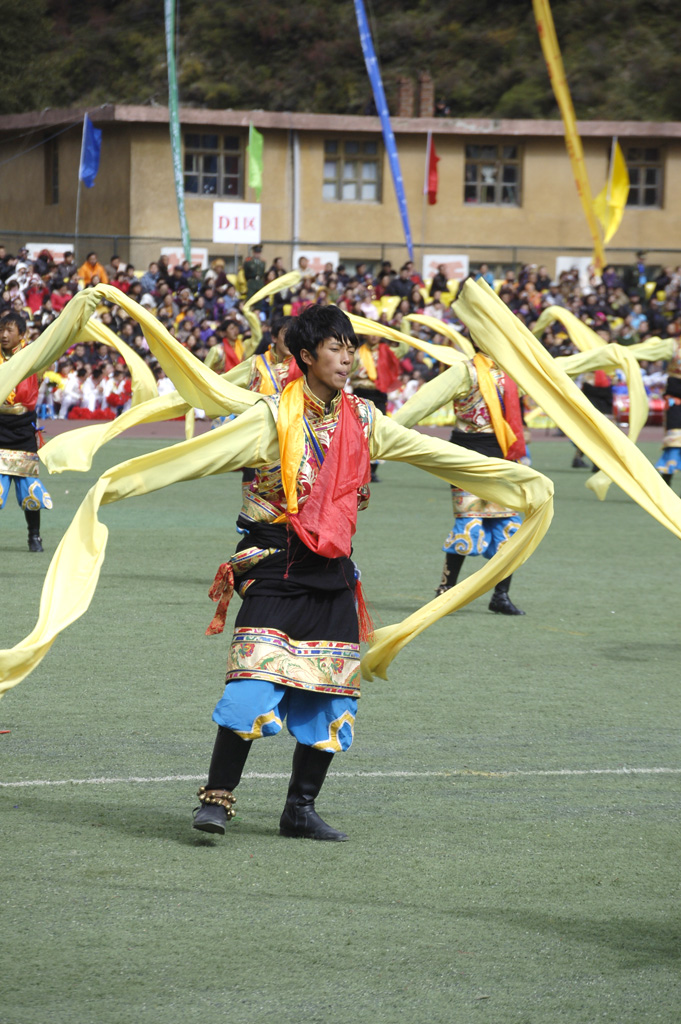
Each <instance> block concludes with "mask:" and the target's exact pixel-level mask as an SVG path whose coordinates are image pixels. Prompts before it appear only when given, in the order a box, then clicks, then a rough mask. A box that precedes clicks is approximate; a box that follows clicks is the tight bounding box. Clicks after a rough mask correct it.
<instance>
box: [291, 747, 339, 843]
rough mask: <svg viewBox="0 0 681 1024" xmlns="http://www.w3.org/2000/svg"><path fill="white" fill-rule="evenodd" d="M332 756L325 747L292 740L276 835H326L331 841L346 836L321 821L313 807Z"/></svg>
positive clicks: (324, 837) (320, 837) (303, 836)
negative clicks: (290, 766) (290, 767)
mask: <svg viewBox="0 0 681 1024" xmlns="http://www.w3.org/2000/svg"><path fill="white" fill-rule="evenodd" d="M332 758H333V754H330V753H329V752H328V751H327V750H316V749H315V748H314V747H306V746H304V744H302V743H296V749H295V750H294V752H293V772H292V774H291V781H290V783H289V787H288V796H287V797H286V806H285V807H284V813H283V814H282V816H281V819H280V821H279V835H280V836H288V838H289V839H327V840H330V841H331V842H335V843H342V842H344V840H346V839H347V838H348V837H347V835H346V834H345V832H338V831H337V830H336V829H335V828H331V826H330V825H327V824H326V822H325V821H322V819H321V818H320V817H319V815H318V814H317V812H316V811H315V809H314V802H315V797H317V796H318V795H319V790H320V789H321V788H322V783H323V782H324V779H325V778H326V773H327V771H328V768H329V765H330V764H331V760H332Z"/></svg>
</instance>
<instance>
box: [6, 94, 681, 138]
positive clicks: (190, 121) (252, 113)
mask: <svg viewBox="0 0 681 1024" xmlns="http://www.w3.org/2000/svg"><path fill="white" fill-rule="evenodd" d="M86 112H87V113H88V114H89V115H90V117H91V119H92V121H93V122H94V123H95V124H96V125H99V126H102V125H104V124H111V123H116V124H167V123H168V108H167V107H159V106H134V105H130V104H118V103H115V104H114V103H111V104H108V103H107V104H104V105H102V106H100V107H94V108H89V109H87V110H86V109H85V108H78V109H75V108H72V109H68V110H52V109H50V108H46V109H45V110H40V111H30V112H28V113H25V114H5V115H3V116H0V132H10V131H16V130H18V129H26V128H29V129H30V128H34V129H39V128H51V127H56V126H58V125H65V124H68V123H73V124H77V123H78V122H80V121H81V120H82V118H83V114H84V113H86ZM179 113H180V122H181V124H183V125H185V126H189V125H197V126H202V127H203V126H206V125H210V126H211V127H216V128H247V127H248V125H249V124H251V123H252V124H254V125H255V127H256V128H260V129H268V128H269V129H280V130H288V129H298V130H300V131H334V132H353V133H356V132H371V133H373V134H377V133H380V131H381V124H380V121H379V119H378V117H358V116H356V115H354V114H305V113H293V112H287V111H268V110H212V109H209V108H207V107H182V108H181V109H180V112H179ZM391 124H392V126H393V130H394V131H395V132H396V133H399V134H406V135H411V134H420V135H425V134H426V133H427V132H429V131H432V132H433V133H434V134H437V135H464V136H467V135H468V136H470V135H499V136H519V137H520V136H522V137H525V138H526V137H528V136H533V135H534V136H563V134H564V131H563V123H562V121H560V120H554V121H549V120H533V119H518V120H512V119H495V118H459V117H393V118H391ZM577 128H578V131H579V133H580V135H582V136H583V137H584V138H588V137H601V136H602V137H605V138H609V137H611V136H614V135H617V136H619V137H620V138H637V139H646V138H655V139H659V138H681V121H578V122H577Z"/></svg>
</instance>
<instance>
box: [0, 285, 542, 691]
mask: <svg viewBox="0 0 681 1024" xmlns="http://www.w3.org/2000/svg"><path fill="white" fill-rule="evenodd" d="M104 287H105V286H104ZM116 298H117V297H116ZM85 303H86V300H83V305H85ZM85 312H88V310H87V309H86V310H85ZM131 312H132V313H133V315H134V313H135V309H134V304H132V303H131ZM143 313H144V310H143V309H142V307H137V315H138V316H139V317H140V319H141V318H142V315H143ZM76 319H77V317H76ZM67 325H68V326H69V327H72V326H73V323H71V322H67ZM145 334H146V336H147V339H148V341H149V345H150V347H151V348H152V351H153V352H154V354H156V355H157V358H158V359H159V361H163V362H165V364H166V365H167V366H168V367H169V368H170V370H171V373H173V375H174V376H173V379H174V380H175V383H176V384H177V385H178V388H180V387H182V388H183V389H184V391H185V392H186V393H187V394H190V395H191V396H192V405H194V404H196V405H197V406H201V405H203V406H204V407H205V405H206V397H204V398H203V399H202V401H201V402H197V403H195V402H194V401H193V398H194V394H195V393H199V392H205V396H207V397H208V398H209V399H210V400H211V401H212V400H215V399H214V396H215V395H218V396H219V397H222V396H224V399H225V400H226V401H227V402H229V401H233V399H234V392H236V398H237V401H238V400H239V399H241V401H242V402H243V404H244V405H251V404H254V403H255V402H257V401H258V400H259V396H257V395H253V394H252V393H250V392H246V391H241V390H240V389H237V388H233V387H230V386H229V384H228V382H226V381H224V380H222V379H221V378H219V377H217V376H216V375H215V374H213V373H212V372H210V371H208V372H205V373H204V372H199V371H200V370H202V369H203V368H202V367H200V364H199V368H197V367H195V366H194V362H196V361H195V360H193V357H192V356H191V355H190V354H189V353H187V352H186V351H185V350H184V349H182V347H181V346H179V345H178V343H177V342H175V340H174V339H173V338H172V337H170V336H168V335H167V332H164V331H163V329H162V328H161V326H160V325H159V324H158V322H157V321H154V322H153V323H152V322H149V321H147V323H146V332H145ZM28 372H29V373H30V372H31V370H30V366H29V367H28ZM166 372H168V371H167V370H166ZM457 373H458V371H457ZM170 397H171V398H172V399H173V400H174V401H176V402H177V401H178V399H177V396H170ZM156 403H158V405H157V409H160V408H161V407H162V408H163V409H164V410H165V412H166V413H167V410H168V407H169V404H170V402H169V398H168V397H165V398H164V399H157V400H154V401H153V402H148V403H146V406H152V405H155V404H156ZM130 413H131V414H136V415H137V416H139V417H140V418H142V417H144V416H145V415H148V414H149V409H148V408H147V409H145V407H144V406H140V407H139V408H138V409H136V410H130ZM263 416H265V417H267V416H269V413H267V411H266V410H264V411H263V410H262V409H247V410H246V411H245V412H244V413H243V415H242V416H240V417H239V418H237V419H236V420H234V421H232V422H231V423H228V424H226V425H225V426H223V427H220V428H219V429H218V430H214V431H211V432H209V433H207V434H203V435H200V436H199V437H196V438H193V439H192V440H191V441H185V442H183V443H182V444H179V445H176V446H174V447H172V448H166V449H162V450H160V451H157V452H152V453H150V454H149V455H147V456H142V457H141V458H139V459H134V460H132V461H131V462H129V463H123V464H122V465H120V466H115V467H113V468H112V469H111V470H109V471H108V472H107V473H105V474H104V476H103V477H101V478H100V480H99V481H98V482H97V483H96V484H95V486H94V487H93V488H92V489H91V490H90V492H89V493H88V495H87V496H86V499H85V500H84V502H83V503H82V505H81V507H80V509H79V510H78V512H77V514H76V516H75V518H74V520H73V523H72V524H71V526H70V527H69V529H68V530H67V532H66V534H65V536H64V538H63V539H62V541H61V543H60V545H59V547H58V549H57V552H56V553H55V556H54V557H53V559H52V561H51V563H50V566H49V569H48V573H47V576H46V579H45V584H44V586H43V594H42V599H41V606H40V614H39V617H38V622H37V623H36V626H35V628H34V630H33V631H32V632H31V634H30V635H29V636H28V637H26V638H25V640H23V641H22V642H21V643H19V644H17V645H16V647H14V648H12V649H11V650H6V651H0V692H2V691H4V690H6V689H8V688H10V687H11V686H14V685H16V684H17V683H18V682H20V681H21V679H23V678H24V677H25V676H26V675H27V674H28V673H29V672H30V671H31V670H32V669H33V668H34V667H35V666H36V665H37V664H38V663H39V661H40V660H41V659H42V658H43V657H44V655H45V653H46V652H47V650H48V649H49V647H50V646H51V644H52V643H53V642H54V639H55V637H56V636H57V635H58V633H59V632H61V630H62V629H64V628H65V627H66V626H67V625H68V624H69V623H71V622H73V621H74V620H75V619H76V618H78V617H79V616H80V615H82V614H83V613H84V612H85V611H86V609H87V608H88V606H89V604H90V601H91V600H92V595H93V593H94V589H95V587H96V583H97V578H98V575H99V570H100V566H101V564H102V561H103V558H104V551H105V547H106V537H107V530H106V528H105V527H104V526H103V525H102V524H100V523H99V522H98V519H97V511H98V509H99V507H100V505H101V504H105V503H109V502H112V501H119V500H121V499H123V498H126V497H131V496H133V495H138V494H146V493H149V492H151V491H153V490H157V489H159V488H161V487H164V486H167V485H168V484H171V483H174V482H177V481H179V480H189V479H196V478H199V477H202V476H206V475H209V474H211V473H221V472H227V471H229V470H230V469H233V468H236V467H238V466H241V465H244V464H246V463H247V462H250V464H252V465H262V464H266V463H269V462H272V461H274V460H275V459H276V458H277V455H278V454H279V445H278V441H277V434H276V431H272V430H271V431H269V432H267V431H266V432H264V433H263V430H262V427H261V426H259V424H262V423H263ZM379 422H380V423H381V424H382V427H381V429H380V430H378V435H379V436H378V438H377V440H376V442H375V446H374V450H375V451H376V452H377V453H378V455H377V457H380V453H381V452H382V450H383V448H382V446H381V445H382V441H381V437H382V436H383V437H385V443H386V444H387V449H386V455H389V456H390V457H392V458H396V459H407V460H408V461H413V462H414V463H415V464H416V465H421V466H422V468H424V469H426V470H428V471H429V472H432V473H435V474H437V475H439V476H441V477H442V478H443V479H446V480H450V481H451V480H452V478H453V479H454V481H455V482H458V483H459V484H461V485H462V486H466V485H470V486H474V487H475V489H476V490H478V491H479V493H480V494H481V495H482V496H483V497H488V498H489V500H498V501H501V502H503V503H505V504H508V505H510V506H511V507H516V508H518V509H520V510H521V511H523V512H524V513H526V520H525V522H524V523H523V525H522V527H521V528H520V530H519V531H518V533H517V534H516V535H515V536H514V537H513V538H512V539H511V540H510V541H509V542H508V543H507V544H505V545H504V548H503V551H502V552H500V553H499V555H498V556H497V558H495V559H494V560H493V562H490V563H488V565H487V566H485V568H484V569H482V570H480V571H479V572H478V573H475V574H474V576H472V577H469V578H468V579H467V580H466V581H464V583H462V584H460V585H459V586H458V587H455V588H453V590H452V591H451V592H450V593H448V594H446V595H442V596H441V597H439V598H436V599H435V601H432V602H430V604H429V605H427V606H426V608H424V609H421V610H420V612H419V613H417V614H416V615H415V616H410V617H409V618H408V619H407V620H405V622H404V623H399V624H397V625H396V626H394V627H386V628H385V629H384V630H381V631H380V640H379V643H378V644H377V646H376V649H375V650H373V649H372V651H371V652H369V655H368V659H369V660H368V661H366V663H365V668H366V672H368V673H371V671H373V669H372V666H373V668H375V670H376V671H377V672H379V673H384V672H385V669H386V667H387V665H388V664H389V663H390V661H391V660H392V658H393V657H394V656H395V654H396V653H397V651H398V650H400V649H401V647H402V646H404V644H405V643H407V642H408V640H409V639H410V638H411V637H413V636H416V635H417V634H418V633H420V632H421V631H422V630H423V629H425V628H426V626H427V625H428V624H430V623H431V622H434V621H435V620H436V619H438V618H440V617H441V616H442V615H444V614H448V613H449V612H451V611H453V610H455V609H456V608H458V607H460V606H461V605H462V604H464V603H466V602H467V601H470V600H473V598H474V597H476V596H478V595H479V594H481V593H483V592H484V591H485V590H487V589H489V587H490V586H493V585H494V584H495V583H496V582H498V580H499V579H501V578H503V576H505V575H508V573H509V572H512V571H513V569H514V568H515V567H517V566H518V565H519V564H521V563H522V562H523V561H524V560H525V559H526V558H527V557H528V556H529V554H530V553H531V551H532V550H533V549H534V547H536V544H537V543H538V542H539V540H540V538H541V536H543V534H544V533H545V531H546V529H547V528H548V524H549V522H550V519H551V485H550V482H549V481H547V480H546V479H545V478H544V477H541V476H540V475H539V474H537V473H535V472H534V471H532V470H530V469H526V468H525V467H522V466H516V465H514V464H511V463H508V462H502V461H500V460H489V459H483V458H482V457H480V456H476V455H474V454H471V453H469V452H465V451H462V450H461V451H459V452H458V453H457V452H456V450H455V446H451V445H449V444H447V443H445V442H438V441H437V440H436V439H426V438H420V436H419V435H416V434H413V433H412V432H410V431H406V432H405V431H402V432H401V433H398V434H397V435H395V434H394V431H396V430H397V431H399V430H400V428H398V427H395V426H394V425H391V424H390V421H389V420H385V419H382V420H381V421H379Z"/></svg>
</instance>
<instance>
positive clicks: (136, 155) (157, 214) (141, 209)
mask: <svg viewBox="0 0 681 1024" xmlns="http://www.w3.org/2000/svg"><path fill="white" fill-rule="evenodd" d="M191 131H192V132H193V133H201V132H211V131H215V128H214V127H211V126H210V125H209V124H206V125H205V126H203V127H202V126H200V125H192V126H191ZM229 133H230V134H233V135H240V136H241V138H242V139H243V144H244V147H245V146H246V143H247V140H248V131H247V130H245V129H238V128H230V129H229ZM131 139H132V142H131V167H132V173H131V178H130V210H131V218H130V219H131V224H132V226H133V233H134V235H135V236H136V237H135V239H134V241H133V243H132V252H133V254H134V257H133V262H134V263H135V266H136V267H138V268H140V269H141V268H146V267H147V265H148V264H149V263H150V262H151V261H152V260H155V259H157V257H158V255H159V250H160V247H161V246H162V245H178V244H179V241H180V222H179V214H178V210H177V200H176V196H175V182H174V178H173V166H172V158H171V149H170V137H169V132H168V127H167V125H135V126H133V127H132V129H131ZM264 160H265V173H264V176H263V177H264V180H263V188H262V193H261V197H260V202H261V204H262V231H263V237H265V238H268V239H279V240H282V241H283V240H287V239H290V237H291V232H292V225H291V199H290V167H289V162H290V161H289V150H288V132H286V131H271V132H267V133H266V141H265V146H264ZM247 166H248V161H247V159H246V161H245V167H244V195H243V196H242V197H240V198H235V199H234V200H233V201H234V202H235V203H239V202H253V203H254V202H256V196H255V192H254V191H253V189H251V188H249V187H248V185H247V183H246V181H247V179H246V169H247ZM184 201H185V213H186V217H187V226H188V229H189V236H190V239H191V242H192V245H196V246H201V247H203V248H207V249H208V250H209V254H210V257H211V258H215V257H217V256H227V257H229V258H232V257H233V256H234V248H235V247H234V246H227V247H225V246H224V245H217V244H214V243H213V241H212V238H213V203H214V202H216V201H219V202H221V203H222V202H227V203H228V202H230V199H229V198H227V197H223V196H220V197H215V196H191V195H186V196H185V200H184ZM236 249H237V255H239V256H245V255H246V254H247V247H246V246H243V245H241V246H237V247H236Z"/></svg>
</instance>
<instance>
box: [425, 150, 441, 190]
mask: <svg viewBox="0 0 681 1024" xmlns="http://www.w3.org/2000/svg"><path fill="white" fill-rule="evenodd" d="M439 159H440V157H439V156H438V155H437V153H436V152H435V143H434V142H433V139H432V137H431V136H430V134H429V135H428V153H427V156H426V188H425V191H426V192H427V193H428V205H429V206H435V203H436V202H437V165H438V161H439Z"/></svg>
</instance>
